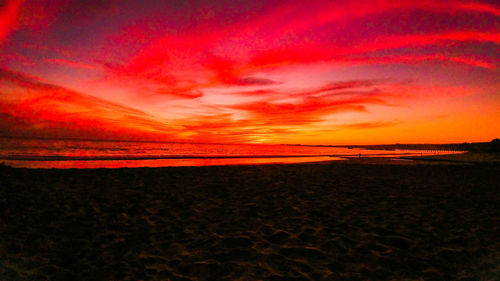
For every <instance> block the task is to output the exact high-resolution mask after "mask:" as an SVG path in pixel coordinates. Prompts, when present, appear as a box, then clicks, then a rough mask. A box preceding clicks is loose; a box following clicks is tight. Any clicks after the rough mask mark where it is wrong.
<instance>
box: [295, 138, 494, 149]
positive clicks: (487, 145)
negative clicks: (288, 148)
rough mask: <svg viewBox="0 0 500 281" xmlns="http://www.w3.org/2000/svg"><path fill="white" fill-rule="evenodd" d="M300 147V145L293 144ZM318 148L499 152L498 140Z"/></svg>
mask: <svg viewBox="0 0 500 281" xmlns="http://www.w3.org/2000/svg"><path fill="white" fill-rule="evenodd" d="M293 145H300V144H293ZM313 146H320V147H349V148H365V149H374V150H395V149H408V150H454V151H471V152H495V153H499V152H500V139H498V138H496V139H494V140H492V141H490V142H471V143H469V142H464V143H445V144H425V143H422V144H418V143H417V144H401V143H396V144H376V145H313Z"/></svg>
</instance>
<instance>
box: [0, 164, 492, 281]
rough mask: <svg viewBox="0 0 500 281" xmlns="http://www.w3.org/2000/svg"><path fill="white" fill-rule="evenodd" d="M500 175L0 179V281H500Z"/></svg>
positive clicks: (456, 170) (359, 172)
mask: <svg viewBox="0 0 500 281" xmlns="http://www.w3.org/2000/svg"><path fill="white" fill-rule="evenodd" d="M499 182H500V166H499V165H467V166H466V165H360V164H352V163H351V164H349V163H343V164H339V163H334V164H327V165H318V164H316V165H309V164H302V165H266V166H232V167H192V168H189V167H184V168H155V169H147V168H144V169H111V170H106V169H101V170H29V169H12V168H1V169H0V280H141V279H142V280H500V235H499V233H500V189H499Z"/></svg>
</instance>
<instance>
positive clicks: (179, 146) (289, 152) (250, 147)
mask: <svg viewBox="0 0 500 281" xmlns="http://www.w3.org/2000/svg"><path fill="white" fill-rule="evenodd" d="M438 153H439V154H449V153H455V152H450V151H420V150H418V151H417V150H367V149H361V148H353V149H350V148H348V147H333V146H304V145H266V144H206V143H176V142H140V141H109V140H74V139H42V138H17V137H16V138H12V137H0V161H1V162H5V164H7V165H10V166H14V167H30V168H120V167H166V166H209V165H238V164H266V163H300V162H318V161H329V160H342V159H345V158H347V157H360V156H361V157H363V156H377V157H397V156H417V155H418V156H420V155H429V154H438Z"/></svg>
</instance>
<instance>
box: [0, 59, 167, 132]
mask: <svg viewBox="0 0 500 281" xmlns="http://www.w3.org/2000/svg"><path fill="white" fill-rule="evenodd" d="M0 81H1V82H2V83H5V85H9V89H10V90H8V91H7V92H5V93H3V97H2V100H0V118H1V119H2V122H0V123H1V124H2V125H1V127H0V133H1V134H3V135H30V136H50V137H83V136H85V137H88V138H119V139H120V138H121V139H123V138H125V139H156V138H159V137H161V138H163V139H167V138H169V137H170V138H172V134H171V133H172V129H171V128H169V127H168V126H166V125H165V124H163V123H162V122H160V121H157V120H155V118H153V117H151V116H148V115H147V114H145V113H143V112H142V111H139V110H135V109H132V108H128V107H124V106H121V105H117V104H114V103H111V102H107V101H104V100H101V99H99V98H96V97H93V96H88V95H85V94H81V93H78V92H75V91H71V90H68V89H65V88H63V87H60V86H57V85H53V84H48V83H45V82H42V81H41V80H40V79H36V78H35V77H30V76H27V75H24V74H22V73H18V72H13V71H10V70H5V69H0Z"/></svg>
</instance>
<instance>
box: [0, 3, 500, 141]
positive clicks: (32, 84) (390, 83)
mask: <svg viewBox="0 0 500 281" xmlns="http://www.w3.org/2000/svg"><path fill="white" fill-rule="evenodd" d="M142 2H146V3H142ZM499 45H500V6H499V5H498V4H495V2H494V1H426V0H422V1H404V2H403V3H399V1H313V2H312V3H309V2H305V1H302V2H300V1H299V2H298V1H237V2H234V1H205V0H199V1H188V2H186V1H132V0H125V1H115V0H109V1H104V0H91V1H83V0H78V1H77V0H54V1H48V0H41V1H34V0H24V1H23V0H6V1H0V94H1V95H0V135H7V136H43V137H73V138H93V139H138V140H164V141H188V142H217V143H301V144H380V143H422V142H425V143H450V142H465V141H467V142H474V141H490V140H491V139H493V138H496V137H499V136H500V79H499V77H500V75H499V65H500V63H499V62H500V60H499V59H500V52H499Z"/></svg>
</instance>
